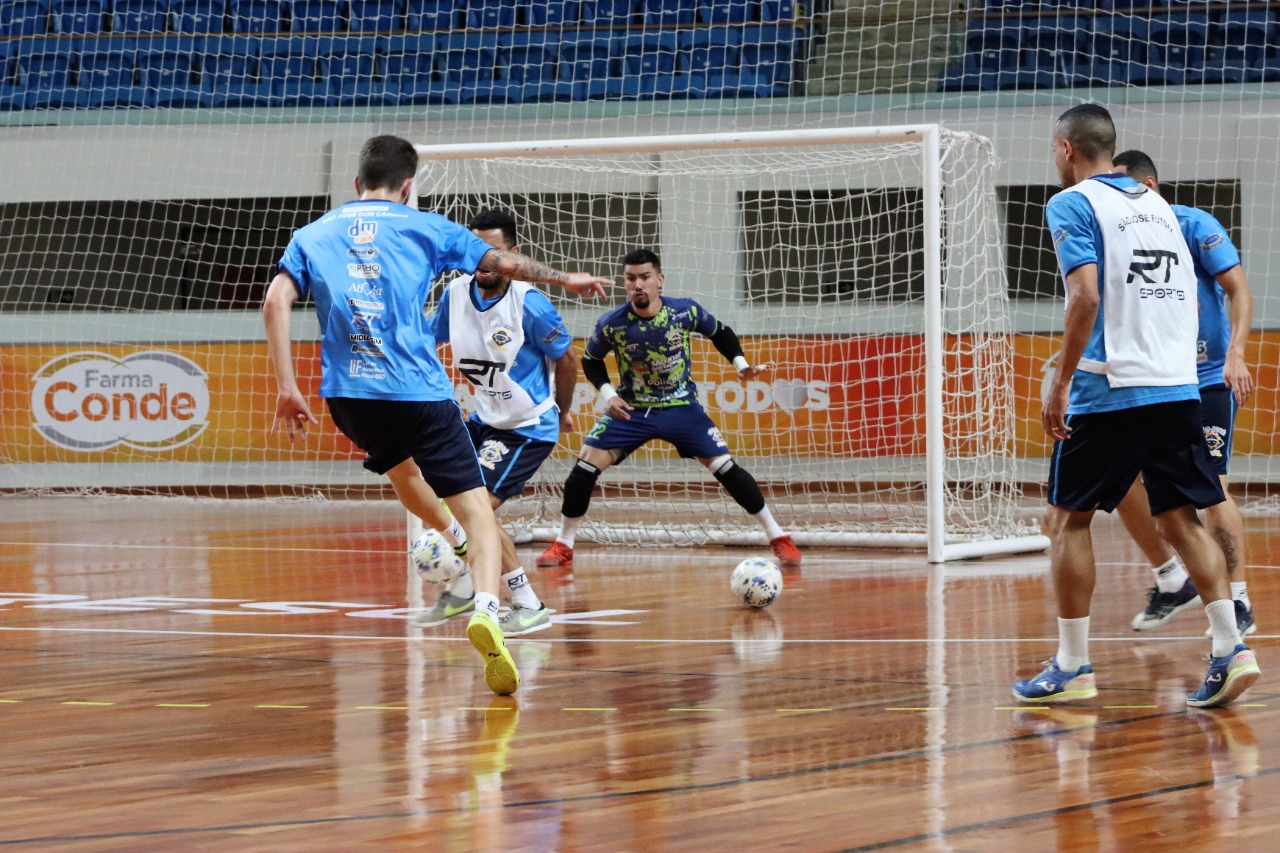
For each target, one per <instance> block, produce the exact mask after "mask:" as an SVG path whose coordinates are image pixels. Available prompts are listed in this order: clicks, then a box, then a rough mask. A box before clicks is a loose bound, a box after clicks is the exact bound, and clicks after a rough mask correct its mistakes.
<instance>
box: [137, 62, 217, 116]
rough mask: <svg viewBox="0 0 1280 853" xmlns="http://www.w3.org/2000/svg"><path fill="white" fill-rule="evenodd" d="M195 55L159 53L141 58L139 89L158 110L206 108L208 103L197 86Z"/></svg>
mask: <svg viewBox="0 0 1280 853" xmlns="http://www.w3.org/2000/svg"><path fill="white" fill-rule="evenodd" d="M193 58H194V56H193V53H192V52H191V51H187V50H156V51H148V52H145V53H142V54H140V55H139V56H138V80H139V85H141V86H142V87H143V88H144V89H146V90H147V93H148V97H149V99H150V102H151V103H152V104H153V105H154V106H157V107H203V106H208V105H209V102H208V100H207V98H206V97H205V95H204V93H203V92H202V91H201V90H200V86H199V85H198V84H197V83H196V69H195V65H194V62H193Z"/></svg>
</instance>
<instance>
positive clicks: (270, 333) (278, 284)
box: [262, 273, 320, 441]
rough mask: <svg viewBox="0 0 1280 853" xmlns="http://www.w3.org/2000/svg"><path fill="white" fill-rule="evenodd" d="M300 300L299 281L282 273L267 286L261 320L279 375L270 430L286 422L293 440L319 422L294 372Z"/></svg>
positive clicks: (268, 347)
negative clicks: (295, 316)
mask: <svg viewBox="0 0 1280 853" xmlns="http://www.w3.org/2000/svg"><path fill="white" fill-rule="evenodd" d="M297 300H298V285H297V284H296V283H294V280H293V278H292V277H291V276H289V275H286V274H285V273H279V274H277V275H276V277H275V278H274V279H273V280H272V282H271V286H270V287H268V288H267V296H266V298H265V299H264V300H263V301H262V321H263V323H264V324H265V325H266V328H267V353H268V355H269V356H270V357H271V370H272V372H273V373H274V374H275V377H276V412H275V419H274V420H273V421H272V423H271V432H272V433H275V432H277V431H279V429H280V427H281V425H283V426H284V430H285V433H286V434H287V435H288V436H289V440H290V441H301V440H302V439H305V438H306V436H307V423H308V422H309V423H313V424H318V423H320V421H319V420H317V419H316V416H315V415H314V414H312V413H311V407H310V406H309V405H308V404H307V400H306V398H305V397H303V396H302V391H301V390H300V389H299V388H298V379H297V376H296V375H295V374H294V372H293V332H292V326H291V320H290V316H289V315H290V312H291V310H292V309H293V303H294V302H296V301H297Z"/></svg>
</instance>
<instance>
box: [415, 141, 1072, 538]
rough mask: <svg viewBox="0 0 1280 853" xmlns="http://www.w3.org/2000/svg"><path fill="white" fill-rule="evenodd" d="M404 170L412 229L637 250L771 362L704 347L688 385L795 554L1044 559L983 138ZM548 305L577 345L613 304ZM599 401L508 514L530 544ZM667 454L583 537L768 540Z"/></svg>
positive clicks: (539, 158) (630, 150)
mask: <svg viewBox="0 0 1280 853" xmlns="http://www.w3.org/2000/svg"><path fill="white" fill-rule="evenodd" d="M418 151H419V155H420V157H421V159H422V162H423V167H422V169H421V170H420V174H419V178H418V181H417V182H416V185H415V195H416V199H417V201H419V202H420V203H421V206H422V207H423V208H424V209H428V210H434V211H439V212H442V213H445V214H446V215H449V216H450V217H451V218H453V219H455V220H457V221H460V222H466V221H468V217H469V216H472V215H474V214H475V213H476V212H477V211H478V210H479V209H481V208H483V207H503V208H507V209H511V210H513V211H515V212H516V214H517V220H518V222H519V227H520V229H521V242H522V243H523V245H524V251H525V252H527V253H529V254H531V255H533V256H535V257H537V258H539V259H541V260H545V261H547V262H549V263H553V264H556V265H558V266H561V267H562V268H567V269H574V270H577V269H581V270H587V271H591V272H596V273H598V274H603V275H614V274H617V273H618V272H620V259H621V257H622V255H623V254H625V253H626V252H627V251H629V250H630V249H633V248H639V247H642V246H643V247H646V248H652V249H654V250H655V251H657V252H658V254H659V255H660V256H661V258H662V261H663V271H664V272H665V273H666V276H667V286H666V291H667V292H668V293H669V294H671V295H678V296H690V297H693V298H695V299H697V300H698V301H699V302H700V303H701V304H702V305H704V306H705V307H706V308H707V309H708V310H710V311H711V312H712V313H713V314H715V315H716V316H717V317H718V318H719V319H720V320H722V321H723V322H726V323H728V324H729V325H731V326H732V327H733V328H734V329H735V330H736V331H737V332H738V334H739V336H740V337H741V338H742V340H743V344H744V347H745V349H746V350H747V354H748V358H749V360H752V361H753V362H754V363H766V362H768V363H771V365H772V367H771V373H770V374H766V375H765V376H764V377H762V380H764V381H760V382H749V383H746V384H745V385H744V384H743V383H740V382H738V381H737V378H736V373H735V372H734V371H733V370H732V368H731V367H730V366H728V365H726V364H723V359H722V358H721V357H720V356H719V355H718V354H717V353H715V352H714V350H711V349H710V348H709V347H701V348H695V350H694V363H693V364H692V365H691V367H692V369H693V371H694V375H695V379H696V380H697V381H698V385H699V393H700V397H702V398H703V401H704V404H705V405H706V406H707V409H708V413H709V414H710V415H711V418H712V420H713V421H715V422H716V424H717V425H718V426H719V428H720V430H721V431H722V432H723V433H724V435H725V438H726V440H727V442H728V444H729V446H730V449H731V450H732V451H733V453H734V455H735V457H736V458H737V459H738V460H739V462H740V463H741V464H743V465H744V467H746V468H747V469H748V470H750V471H752V473H753V474H754V475H755V476H756V478H757V480H759V481H760V483H761V486H762V488H763V489H764V491H765V494H766V497H767V498H768V501H769V504H770V507H771V508H772V509H773V513H774V515H775V516H776V517H777V518H778V519H779V521H780V522H781V523H782V524H783V525H784V527H786V528H787V529H788V532H790V533H791V534H792V535H793V537H794V538H795V540H796V542H797V543H798V544H800V545H801V546H805V545H811V546H816V545H823V546H828V545H835V546H844V545H847V546H871V547H912V548H925V549H927V552H928V559H929V560H930V561H931V562H942V561H946V560H954V559H964V558H968V557H978V556H985V555H993V554H1004V553H1013V552H1021V551H1032V550H1043V549H1044V548H1045V547H1047V545H1048V540H1047V539H1046V538H1045V537H1044V536H1041V535H1039V532H1038V530H1037V529H1036V527H1035V523H1034V521H1031V520H1029V519H1027V518H1026V517H1025V513H1023V512H1020V511H1019V501H1020V498H1021V490H1020V483H1019V480H1018V475H1017V468H1016V459H1015V454H1014V415H1015V413H1014V410H1013V407H1014V399H1013V384H1012V379H1013V376H1012V372H1013V354H1012V353H1013V351H1012V347H1011V343H1010V339H1011V335H1012V329H1011V325H1010V321H1009V310H1008V304H1007V302H1008V299H1007V292H1006V279H1005V275H1004V269H1003V253H1002V251H1001V236H1000V232H999V224H998V221H997V217H996V200H995V186H994V174H993V169H994V163H995V158H994V155H993V153H992V150H991V145H990V142H989V141H988V140H986V139H983V138H981V137H978V136H976V135H974V134H967V133H957V132H952V131H949V130H946V129H944V128H941V127H939V126H938V125H935V124H922V125H916V126H895V127H877V128H834V129H806V130H788V131H757V132H735V133H707V134H680V135H666V136H647V137H619V138H613V139H576V140H540V141H532V142H511V143H482V144H450V145H421V146H418ZM556 298H557V299H558V300H559V304H560V307H561V309H562V312H563V313H564V315H565V318H566V321H567V322H568V324H569V328H570V332H571V334H573V336H574V337H575V338H577V339H579V340H581V339H583V338H585V337H586V336H587V335H588V334H590V332H591V329H592V328H593V326H594V322H595V318H596V317H597V316H598V315H599V314H600V313H602V312H603V311H604V310H607V308H608V307H610V306H609V304H606V305H601V304H600V303H598V302H596V303H594V304H592V303H587V302H585V301H582V300H575V299H572V298H569V299H560V298H559V297H558V296H557V297H556ZM616 298H617V294H616V292H615V293H614V294H611V297H610V302H611V303H612V302H616ZM610 367H611V371H612V372H614V373H615V375H616V367H615V366H613V365H612V364H611V365H610ZM459 389H460V390H459V396H460V399H461V401H462V402H463V404H464V407H465V405H466V398H467V395H468V392H467V390H466V387H465V384H462V383H460V385H459ZM601 405H602V403H601V401H599V400H598V399H597V398H596V396H595V394H594V389H592V388H591V387H590V386H589V385H588V384H587V383H585V382H580V383H579V386H578V388H577V393H576V395H575V412H576V413H577V414H578V415H579V417H578V424H577V433H578V434H576V435H572V436H564V437H562V441H561V447H560V448H559V449H558V450H557V452H556V454H555V455H553V456H552V458H551V459H549V460H548V461H547V462H546V463H545V464H544V465H543V467H542V469H541V471H540V472H539V473H538V475H537V477H536V479H535V480H534V481H533V482H532V483H531V487H530V488H529V489H528V490H526V494H525V496H524V497H522V498H519V499H515V500H513V501H511V502H509V504H508V505H507V506H506V507H504V509H503V513H504V519H503V520H504V522H507V523H508V524H509V526H512V525H513V526H515V527H517V528H519V529H520V530H521V531H523V534H524V538H525V539H531V538H533V539H543V538H549V537H550V536H553V535H554V533H555V531H556V529H557V525H558V521H559V499H560V483H561V482H562V480H563V478H564V476H565V474H566V473H567V471H568V466H569V460H570V459H571V458H572V457H573V456H574V455H576V451H577V449H578V448H579V447H580V442H581V433H582V432H584V431H585V430H586V429H589V428H590V425H591V423H592V417H593V415H594V414H595V413H596V412H598V411H599V409H600V407H601ZM664 448H665V446H664ZM664 448H657V447H653V448H648V447H647V448H645V449H644V450H642V451H640V452H638V453H637V454H635V456H634V457H632V458H628V459H627V460H626V461H625V463H624V464H620V465H618V466H616V467H614V468H611V469H610V470H609V471H608V472H606V474H605V475H604V476H603V477H602V478H601V481H600V487H599V495H598V496H597V497H596V498H595V500H594V501H593V503H592V507H591V510H590V512H589V513H588V516H587V518H586V519H585V520H584V522H583V525H582V526H581V527H580V528H579V536H580V537H581V538H586V539H594V540H596V541H602V542H630V543H636V544H652V543H664V542H665V543H683V544H697V543H719V544H741V545H760V544H764V536H763V534H762V533H761V532H760V530H759V526H758V525H757V524H756V523H755V521H754V520H753V519H751V518H750V517H748V516H747V515H746V514H745V513H743V512H742V511H741V510H740V509H739V508H738V507H736V506H735V505H733V503H732V501H730V500H729V499H728V498H727V496H726V495H724V494H723V492H722V491H721V490H719V488H718V486H717V484H716V483H715V482H714V481H713V480H712V479H711V477H710V475H708V474H707V473H706V472H705V471H704V470H703V469H702V468H701V466H698V465H696V464H694V463H693V462H692V461H690V460H678V459H675V458H674V453H671V452H668V449H664ZM410 533H411V535H412V533H413V531H412V530H411V531H410Z"/></svg>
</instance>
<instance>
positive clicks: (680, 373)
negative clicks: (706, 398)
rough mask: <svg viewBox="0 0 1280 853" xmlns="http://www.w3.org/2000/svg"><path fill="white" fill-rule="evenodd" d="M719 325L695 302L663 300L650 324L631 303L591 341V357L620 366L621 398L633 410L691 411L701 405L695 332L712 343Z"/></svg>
mask: <svg viewBox="0 0 1280 853" xmlns="http://www.w3.org/2000/svg"><path fill="white" fill-rule="evenodd" d="M719 327H720V323H719V321H717V320H716V318H715V317H713V316H712V315H711V313H710V312H709V311H707V309H705V308H703V307H702V306H701V305H699V304H698V303H697V302H695V301H694V300H692V299H680V298H677V297H668V296H664V297H662V308H661V309H659V311H658V313H657V314H656V315H654V316H653V317H649V318H645V317H641V316H639V315H637V314H636V313H635V312H634V311H632V310H631V305H630V303H628V304H626V305H621V306H619V307H617V308H615V309H613V310H612V311H610V312H609V313H607V314H605V315H604V316H603V317H601V318H600V320H599V321H598V322H597V323H596V329H595V331H594V332H592V334H591V338H590V339H589V340H588V341H587V350H586V357H587V358H588V359H596V360H599V361H603V360H604V357H605V356H606V355H608V354H609V353H610V352H611V351H612V352H613V354H614V357H615V358H616V359H617V360H618V373H619V379H618V394H619V396H621V397H622V399H624V400H626V401H627V402H628V403H630V404H631V405H633V406H640V407H649V408H652V407H658V406H686V405H688V404H690V403H695V402H697V400H698V390H697V387H696V386H695V385H694V381H693V376H692V374H691V373H690V360H691V357H692V352H693V350H692V347H691V346H690V344H689V336H690V335H691V334H693V333H694V332H696V333H698V334H700V335H702V336H704V337H708V338H709V337H711V336H712V335H713V334H715V331H716V329H718V328H719Z"/></svg>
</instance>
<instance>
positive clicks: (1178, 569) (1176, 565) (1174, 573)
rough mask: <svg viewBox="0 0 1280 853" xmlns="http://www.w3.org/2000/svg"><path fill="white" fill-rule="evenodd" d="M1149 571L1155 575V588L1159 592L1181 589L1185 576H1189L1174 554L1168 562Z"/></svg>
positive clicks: (1185, 579) (1185, 580)
mask: <svg viewBox="0 0 1280 853" xmlns="http://www.w3.org/2000/svg"><path fill="white" fill-rule="evenodd" d="M1151 571H1152V573H1154V574H1155V576H1156V589H1158V590H1160V591H1161V592H1177V591H1178V590H1180V589H1182V585H1183V584H1185V583H1186V582H1187V578H1189V577H1191V576H1190V575H1188V574H1187V570H1186V568H1185V567H1184V566H1183V565H1182V560H1179V559H1178V556H1177V555H1176V554H1175V555H1174V556H1172V557H1170V558H1169V560H1168V562H1166V563H1164V564H1162V565H1159V566H1156V567H1155V568H1154V569H1152V570H1151Z"/></svg>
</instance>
